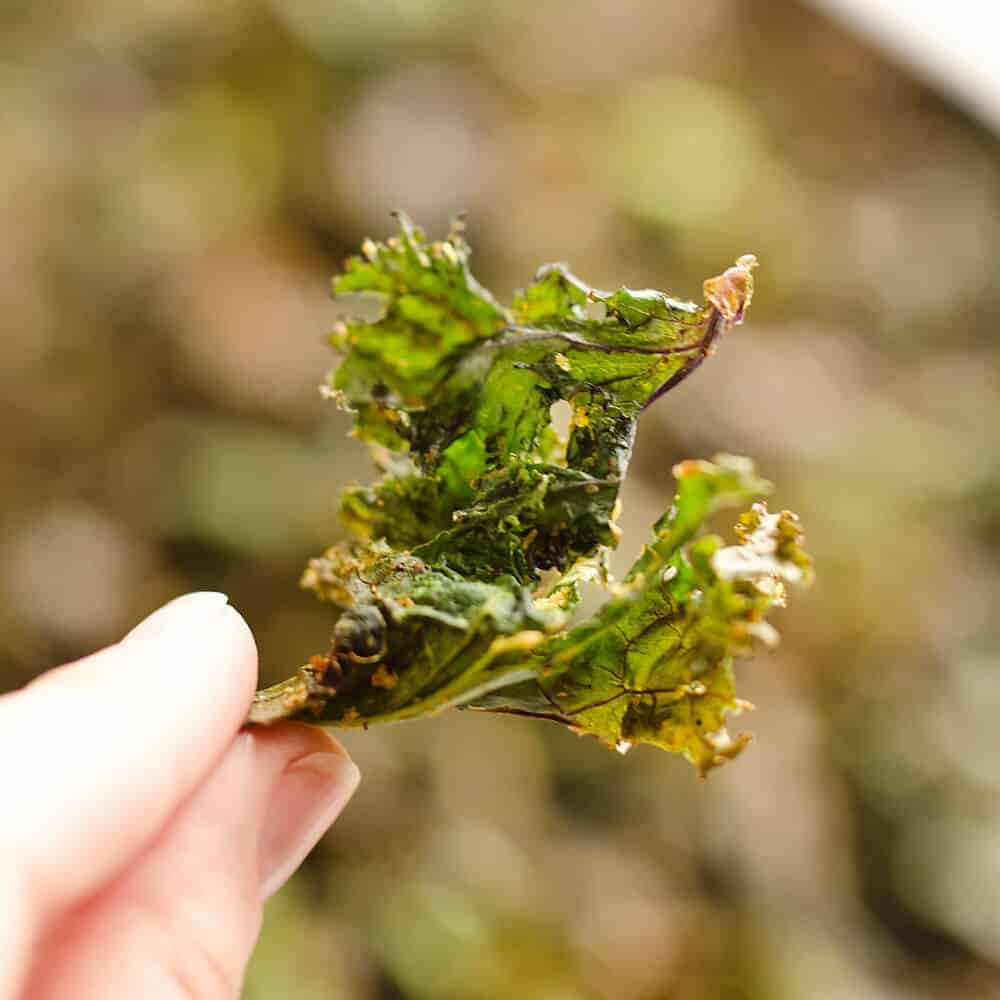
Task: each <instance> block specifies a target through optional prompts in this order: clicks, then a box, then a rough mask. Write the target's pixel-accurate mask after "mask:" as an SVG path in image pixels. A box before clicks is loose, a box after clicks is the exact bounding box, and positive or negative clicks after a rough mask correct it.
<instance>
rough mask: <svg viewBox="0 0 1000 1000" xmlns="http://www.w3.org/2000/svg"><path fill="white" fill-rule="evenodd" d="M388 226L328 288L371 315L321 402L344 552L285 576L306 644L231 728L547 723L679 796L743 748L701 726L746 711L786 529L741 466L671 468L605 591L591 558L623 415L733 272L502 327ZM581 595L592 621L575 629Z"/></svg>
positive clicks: (340, 336)
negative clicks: (322, 611)
mask: <svg viewBox="0 0 1000 1000" xmlns="http://www.w3.org/2000/svg"><path fill="white" fill-rule="evenodd" d="M399 221H400V233H399V235H398V236H394V237H391V238H390V239H389V240H387V241H386V242H385V243H375V242H373V241H370V240H366V241H365V243H364V245H363V247H362V253H361V255H359V256H357V257H352V258H351V259H350V260H349V261H348V262H347V265H346V269H345V273H344V274H342V275H341V276H339V277H338V278H337V279H336V280H335V282H334V292H335V294H336V295H337V296H351V297H353V298H354V299H355V300H357V299H358V298H359V297H360V298H361V299H362V300H364V299H368V298H370V299H372V301H373V304H374V305H376V306H377V309H378V315H377V316H375V317H374V318H373V317H372V310H367V313H366V315H358V316H352V317H350V318H348V319H346V320H345V321H344V322H341V323H339V324H338V325H337V327H336V329H335V330H334V333H333V334H332V335H331V338H330V339H331V344H332V346H333V347H334V348H335V349H336V350H337V351H338V352H339V353H340V354H341V362H340V364H339V366H338V367H337V368H336V369H335V371H334V372H333V373H332V375H331V376H330V381H329V383H328V385H327V386H326V387H325V389H326V392H327V394H328V395H329V396H331V397H332V398H334V399H335V400H336V401H337V402H338V403H339V404H340V405H341V406H342V407H344V408H346V409H348V410H350V411H351V412H352V413H353V414H354V415H355V435H356V436H357V437H358V438H360V439H362V440H364V441H367V442H369V443H370V444H371V446H372V448H373V452H374V454H375V457H376V461H377V462H378V464H379V465H380V466H381V471H382V476H381V478H380V479H379V480H378V482H376V483H374V484H373V485H371V486H366V487H355V488H352V489H350V490H348V491H346V493H345V496H344V498H343V514H344V517H345V520H346V522H347V524H348V526H349V527H350V528H351V530H352V533H353V534H354V536H355V537H354V539H353V540H352V541H351V542H349V543H341V544H339V545H337V546H334V547H333V548H332V549H330V550H329V551H328V552H326V553H325V554H324V555H323V556H321V557H319V558H316V559H313V560H312V561H311V562H310V564H309V567H308V568H307V570H306V572H305V575H304V577H303V581H302V582H303V586H304V587H306V588H307V589H309V590H312V591H313V592H314V594H315V595H316V596H317V597H318V598H319V599H320V600H323V601H326V602H328V603H330V604H331V605H333V606H334V608H335V609H336V611H337V618H336V623H335V625H334V628H333V637H332V640H331V643H330V645H329V647H328V648H327V649H326V650H324V651H323V652H322V653H320V654H317V655H316V656H314V657H312V659H311V660H310V662H309V663H308V664H306V665H305V666H303V667H301V668H300V669H299V671H298V672H297V674H296V675H295V676H293V677H292V678H290V679H289V680H287V681H285V682H283V683H281V684H278V685H276V686H274V687H273V688H268V689H266V690H264V691H261V692H259V693H258V695H257V696H256V699H255V701H254V704H253V706H252V708H251V711H250V721H251V722H257V723H267V722H271V721H274V720H276V719H280V718H297V719H304V720H308V721H317V722H321V723H324V724H328V725H335V726H357V725H364V726H367V725H369V724H370V723H374V722H382V721H389V720H394V719H405V718H413V717H416V716H421V715H426V714H428V713H431V712H435V711H438V710H440V709H443V708H447V707H464V708H470V709H479V710H485V711H492V712H504V713H512V714H518V715H527V716H535V717H538V718H544V719H549V720H552V721H555V722H559V723H562V724H563V725H566V726H568V727H570V728H572V729H574V730H576V731H578V732H582V733H590V734H593V735H595V736H597V737H599V738H600V739H602V740H603V741H605V742H606V743H608V744H609V745H610V746H613V747H615V748H617V749H618V750H620V751H623V752H624V751H625V750H627V749H628V748H629V747H630V746H632V745H633V744H636V743H652V744H655V745H657V746H660V747H662V748H664V749H667V750H673V751H678V752H681V753H683V754H684V755H685V756H687V757H688V759H689V760H691V761H692V763H694V764H695V766H696V767H697V768H698V770H699V773H701V774H704V773H706V772H707V771H708V770H709V769H711V768H712V767H714V766H716V765H718V764H720V763H722V762H724V761H725V760H728V759H730V758H731V757H733V756H735V755H736V754H737V753H738V752H739V751H740V749H742V747H743V746H744V745H745V743H746V741H747V737H745V736H739V737H736V738H732V737H730V736H729V734H728V733H727V731H726V728H725V721H726V716H727V715H731V714H735V713H737V712H739V711H740V710H741V709H742V708H743V707H745V706H746V703H745V702H742V701H740V700H739V699H738V698H737V697H736V695H735V690H734V685H733V664H734V660H735V658H736V657H739V656H746V655H748V654H749V653H750V651H751V648H752V645H753V642H754V640H755V639H756V640H759V641H761V642H763V643H764V644H766V645H770V644H773V643H774V642H775V641H776V638H777V633H776V632H775V630H774V628H773V627H772V626H771V625H770V624H769V623H768V622H767V620H766V619H767V614H768V612H769V611H770V609H771V608H772V607H776V606H781V605H783V604H784V599H785V584H786V583H801V582H807V581H808V580H809V579H810V576H811V568H810V564H809V560H808V557H807V556H806V555H805V554H804V552H803V550H802V548H801V541H802V535H801V532H800V530H799V527H798V522H797V519H796V518H795V516H794V515H793V514H791V513H789V512H787V511H785V512H781V513H778V514H772V513H769V512H768V510H767V508H766V507H765V506H764V504H763V503H762V502H760V501H761V498H762V497H763V496H764V495H765V494H766V493H767V492H768V490H769V484H768V483H766V482H765V481H763V480H761V479H759V478H758V477H757V476H756V475H755V473H754V470H753V466H752V464H751V463H750V462H749V460H747V459H741V458H735V457H733V456H718V457H717V458H716V459H715V460H714V462H685V463H682V464H681V465H679V466H677V467H676V468H675V470H674V475H675V477H676V479H677V483H678V492H677V496H676V498H675V501H674V504H673V506H672V507H671V508H670V510H669V511H668V512H667V513H666V514H664V516H663V517H662V518H661V519H660V520H659V521H658V522H657V524H656V525H655V526H654V537H653V539H652V541H651V542H650V543H649V544H648V545H647V546H646V547H645V549H644V550H643V552H642V554H641V556H640V557H639V559H638V560H637V561H636V563H635V565H634V566H633V568H632V569H631V571H630V572H629V573H628V575H627V576H626V578H625V579H624V581H622V582H621V583H620V584H614V583H612V582H611V581H610V579H609V575H608V573H607V570H606V565H605V557H606V554H607V551H608V549H609V548H610V547H613V546H614V545H615V544H616V543H617V541H618V537H619V534H620V533H619V529H618V527H617V525H616V523H615V519H616V515H617V513H618V508H619V501H618V494H619V491H620V488H621V485H622V482H623V480H624V477H625V474H626V471H627V468H628V463H629V459H630V457H631V452H632V445H633V442H634V439H635V431H636V424H637V422H638V419H639V417H640V415H641V413H642V412H643V410H645V409H646V408H647V407H648V406H650V405H651V404H652V403H653V402H655V401H656V400H657V399H659V397H660V396H662V395H664V394H665V393H666V392H668V391H669V390H670V389H672V388H674V387H675V386H676V385H678V384H679V383H680V382H681V381H683V380H684V379H685V378H686V377H687V376H688V375H690V374H691V373H692V372H693V371H695V369H696V368H697V367H698V366H699V365H700V364H701V363H702V362H703V361H704V360H705V358H706V357H708V356H709V355H710V353H711V352H712V351H713V349H714V347H715V345H716V343H717V342H718V339H719V337H720V336H721V335H722V334H723V333H724V332H725V331H726V330H727V329H729V328H731V327H732V326H734V325H736V324H738V323H740V322H742V320H743V316H744V313H745V311H746V308H747V306H748V305H749V303H750V299H751V296H752V293H753V279H752V269H753V267H754V266H755V264H756V260H755V259H754V258H753V257H752V256H744V257H741V258H739V260H738V261H737V262H736V264H735V265H734V266H733V267H731V268H729V269H728V270H726V271H725V272H723V274H721V275H719V276H718V277H715V278H711V279H709V280H708V281H706V282H705V287H704V295H705V301H704V302H703V303H702V304H701V305H697V304H695V303H691V302H684V301H680V300H677V299H673V298H671V297H669V296H667V295H664V294H663V293H661V292H657V291H651V290H646V289H643V290H633V289H628V288H620V289H618V290H617V291H615V292H602V291H599V290H597V289H595V288H591V287H590V286H588V285H587V284H585V283H584V282H583V281H581V280H580V279H579V278H577V277H576V276H575V275H573V274H572V273H570V271H569V270H568V269H567V268H566V267H565V266H563V265H559V264H556V265H548V266H546V267H543V268H542V269H541V270H540V271H539V272H538V274H537V275H536V278H535V281H534V283H533V284H532V285H530V286H529V287H528V288H527V289H525V290H524V291H522V292H520V293H518V294H517V295H516V296H515V298H514V301H513V305H512V306H511V308H509V309H507V308H504V307H503V306H502V305H500V303H499V302H497V300H496V299H495V298H494V297H493V296H492V295H491V294H490V293H489V292H488V291H486V289H484V288H483V287H482V286H481V285H480V284H479V283H478V282H477V281H476V280H475V278H474V277H473V276H472V274H471V272H470V270H469V247H468V245H467V244H466V242H465V240H464V238H463V236H462V234H461V232H460V231H459V230H458V228H457V227H456V229H455V230H454V231H453V232H452V233H450V234H449V235H448V237H447V238H446V239H444V240H439V241H434V242H428V241H427V240H426V239H425V237H424V235H423V233H422V232H421V231H420V230H419V229H417V228H416V227H415V226H414V225H413V224H412V223H411V222H410V220H409V219H408V218H406V217H405V216H400V217H399ZM560 403H562V404H563V405H566V404H568V407H569V411H570V414H571V416H570V418H569V430H568V433H567V434H565V435H560V434H559V433H558V432H557V430H556V429H555V428H554V426H553V420H554V407H555V406H556V404H560ZM747 506H749V509H747V510H746V511H745V513H743V514H742V515H740V517H739V519H738V521H737V523H736V528H735V536H736V538H735V542H734V543H733V544H728V545H727V544H726V543H725V541H724V540H723V539H722V538H720V537H719V536H717V535H712V534H706V533H705V531H706V521H707V519H708V518H710V517H711V515H713V514H714V513H716V512H717V511H721V510H726V509H731V508H740V507H747ZM588 582H596V583H598V584H601V585H603V586H604V587H606V588H607V589H609V590H610V599H609V600H608V601H607V603H606V604H605V605H604V606H603V607H602V608H601V610H600V611H599V612H598V613H597V614H596V615H594V616H593V617H592V618H590V619H588V620H585V621H580V622H574V621H573V620H572V612H573V609H574V607H575V605H576V604H577V603H578V601H579V600H580V596H581V587H582V586H583V585H585V584H586V583H588Z"/></svg>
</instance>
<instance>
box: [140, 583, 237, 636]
mask: <svg viewBox="0 0 1000 1000" xmlns="http://www.w3.org/2000/svg"><path fill="white" fill-rule="evenodd" d="M228 602H229V598H228V597H227V596H226V595H225V594H221V593H218V592H217V591H214V590H200V591H197V592H196V593H194V594H185V595H184V596H183V597H177V598H175V599H174V600H172V601H169V602H168V603H167V604H164V605H163V607H162V608H157V610H156V611H154V612H153V613H152V614H151V615H149V617H148V618H144V619H143V620H142V621H141V622H139V624H138V625H136V627H135V628H134V629H132V631H131V632H129V634H128V635H127V636H125V641H126V642H127V641H129V640H131V639H157V638H160V637H161V636H164V635H166V633H167V632H169V631H170V630H171V629H174V628H177V627H179V626H180V625H181V623H182V622H183V621H185V620H190V619H192V618H196V617H200V616H201V615H209V614H211V613H212V612H213V611H218V610H221V609H222V608H224V607H225V606H226V604H228Z"/></svg>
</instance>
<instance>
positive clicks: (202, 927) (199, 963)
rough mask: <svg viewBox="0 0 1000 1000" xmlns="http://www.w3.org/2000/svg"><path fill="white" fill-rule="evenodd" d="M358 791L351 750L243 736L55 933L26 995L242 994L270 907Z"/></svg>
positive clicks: (284, 728)
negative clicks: (265, 906) (265, 903)
mask: <svg viewBox="0 0 1000 1000" xmlns="http://www.w3.org/2000/svg"><path fill="white" fill-rule="evenodd" d="M357 782H358V771H357V768H356V767H355V766H354V764H353V763H352V762H351V761H350V759H349V758H348V757H347V755H346V753H345V752H344V751H343V749H342V748H341V747H340V746H339V744H337V743H336V742H335V741H334V740H333V739H332V738H331V737H329V736H327V735H326V734H325V733H324V732H323V731H322V730H319V729H316V728H315V727H309V726H302V725H298V724H295V723H286V724H282V725H279V726H275V727H274V728H273V729H267V730H263V729H250V730H246V731H244V732H242V733H240V734H239V735H238V736H237V737H236V739H235V740H234V741H233V743H232V745H231V746H230V748H229V750H228V751H227V752H226V754H225V756H224V757H223V759H222V762H221V763H220V765H219V767H218V768H217V770H216V771H215V772H213V774H212V775H211V776H210V777H209V778H208V779H207V780H206V782H205V783H204V785H203V786H202V787H201V788H199V789H198V791H197V792H196V793H195V794H194V795H193V797H192V798H191V800H190V801H189V802H188V803H187V804H186V805H185V806H184V807H183V808H182V809H181V811H180V812H179V813H178V814H177V816H176V817H175V818H174V819H173V820H172V821H171V822H170V823H169V824H168V825H167V826H166V827H165V828H164V830H163V831H162V832H161V834H160V835H159V836H158V837H157V838H156V839H155V840H154V842H153V843H152V845H151V846H150V847H149V849H148V850H146V851H145V852H143V853H142V854H141V855H140V856H139V857H138V858H137V859H136V860H135V861H134V862H133V864H132V865H131V866H130V867H129V868H128V870H127V871H125V872H124V873H123V874H122V876H121V877H120V878H119V879H118V880H117V881H116V882H115V883H113V884H112V885H111V886H109V887H108V888H106V889H105V890H103V891H102V892H100V893H99V894H98V895H97V896H95V897H94V898H93V899H92V900H91V901H90V902H88V903H87V904H85V905H84V906H83V907H81V908H79V909H77V910H75V911H73V912H71V913H70V914H69V915H68V916H67V917H66V919H64V920H63V921H62V922H61V923H59V924H58V925H56V926H54V927H53V928H51V929H50V932H49V934H48V935H47V936H46V937H45V938H43V940H42V942H41V945H40V947H39V948H38V949H36V953H37V955H38V956H39V957H38V959H37V961H36V964H35V967H34V969H33V971H32V974H31V977H30V987H29V990H28V995H29V996H30V997H31V998H32V1000H48V998H56V997H63V996H72V997H74V1000H91V998H94V1000H96V998H101V1000H106V998H107V997H119V996H120V997H133V996H142V997H147V998H150V1000H159V998H161V997H162V998H168V997H169V998H174V997H198V998H203V1000H216V998H218V1000H222V998H234V997H236V996H238V995H239V989H240V983H241V981H242V978H243V971H244V968H245V965H246V961H247V958H248V957H249V954H250V951H251V949H252V947H253V943H254V941H255V940H256V937H257V933H258V931H259V926H260V908H261V902H262V900H263V899H264V898H265V897H266V896H267V895H269V894H270V893H271V892H273V891H274V890H275V889H276V888H277V887H278V886H279V885H280V884H281V883H282V882H283V881H284V880H285V879H286V878H287V877H288V875H289V874H291V872H292V871H293V870H294V868H295V867H297V866H298V864H299V862H300V861H301V860H302V858H303V857H304V856H305V854H306V853H307V852H308V851H309V850H310V849H311V848H312V847H313V846H314V845H315V843H316V841H317V840H318V839H319V837H320V836H321V835H322V833H323V832H324V831H325V830H326V828H327V827H328V826H329V824H330V823H332V822H333V820H334V819H335V818H336V816H337V815H338V814H339V813H340V811H341V809H343V807H344V805H345V804H346V802H347V800H348V799H349V798H350V796H351V794H352V793H353V791H354V789H355V787H356V786H357ZM109 955H113V956H115V960H114V966H113V972H112V971H109V965H108V956H109Z"/></svg>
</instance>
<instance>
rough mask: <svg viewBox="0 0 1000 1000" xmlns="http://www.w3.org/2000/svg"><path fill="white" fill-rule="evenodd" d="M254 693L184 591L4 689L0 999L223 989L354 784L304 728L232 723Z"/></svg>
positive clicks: (153, 997)
mask: <svg viewBox="0 0 1000 1000" xmlns="http://www.w3.org/2000/svg"><path fill="white" fill-rule="evenodd" d="M256 681H257V653H256V647H255V645H254V641H253V638H252V636H251V634H250V630H249V628H248V627H247V625H246V623H245V622H244V621H243V619H242V618H241V617H240V616H239V614H238V613H237V612H236V611H235V610H234V609H233V608H231V607H230V606H229V605H228V604H227V603H226V598H225V596H224V595H222V594H214V593H199V594H189V595H187V596H186V597H182V598H179V599H177V600H176V601H173V602H171V603H170V604H168V605H165V606H164V607H163V608H161V609H160V610H159V611H157V612H155V613H154V614H153V615H151V616H150V617H149V618H147V619H146V620H145V621H144V622H142V623H141V624H140V625H139V626H137V627H136V628H135V629H134V630H133V631H132V632H131V633H129V635H128V636H126V637H125V639H123V640H122V641H121V642H120V643H117V644H116V645H114V646H110V647H108V648H107V649H104V650H101V651H100V652H98V653H95V654H93V655H92V656H89V657H86V658H85V659H83V660H79V661H77V662H75V663H71V664H68V665H66V666H64V667H59V668H57V669H55V670H53V671H50V672H48V673H46V674H44V675H43V676H42V677H41V678H39V679H38V680H37V681H35V682H34V683H32V684H29V685H28V686H27V687H26V688H24V689H22V690H20V691H16V692H14V693H12V694H9V695H6V696H3V697H0V789H2V792H0V794H2V803H3V805H2V809H0V817H2V821H0V996H2V997H11V998H19V1000H49V998H64V997H73V998H74V1000H96V998H98V997H100V998H105V1000H106V998H109V997H111V998H117V997H123V998H124V997H129V998H132V997H140V996H141V997H143V998H149V1000H160V998H163V1000H168V998H169V1000H181V998H183V1000H188V998H198V1000H221V998H227V1000H228V998H235V997H238V996H239V993H240V989H241V985H242V980H243V973H244V968H245V966H246V962H247V959H248V957H249V955H250V952H251V950H252V949H253V946H254V942H255V941H256V938H257V934H258V932H259V929H260V923H261V910H262V906H263V903H264V901H265V900H266V899H267V898H268V897H269V896H270V895H272V894H273V893H274V892H275V891H277V889H278V888H280V887H281V885H282V884H284V882H285V881H286V880H287V878H288V877H289V876H290V875H291V874H292V872H293V871H294V870H295V868H296V867H297V866H298V865H299V863H300V862H301V861H302V859H303V858H304V857H305V856H306V854H307V853H308V852H309V851H310V850H311V849H312V847H313V846H314V845H315V843H316V842H317V840H318V839H319V838H320V837H321V836H322V834H323V833H324V832H325V831H326V829H327V827H328V826H329V825H330V824H331V823H332V822H333V820H334V819H335V818H336V817H337V815H338V814H339V813H340V811H341V810H342V809H343V807H344V805H345V804H346V803H347V801H348V799H349V798H350V797H351V795H352V793H353V792H354V789H355V788H356V787H357V783H358V771H357V768H356V767H355V766H354V764H353V763H352V762H351V761H350V759H349V758H348V756H347V754H346V752H345V751H344V750H343V748H342V747H341V746H340V745H339V744H338V743H337V742H336V741H335V740H334V739H333V738H332V737H331V736H329V735H327V734H326V733H325V732H324V731H322V730H320V729H318V728H316V727H312V726H304V725H300V724H295V723H281V724H278V725H275V726H273V727H268V728H260V727H251V728H243V722H244V719H245V716H246V711H247V706H248V705H249V703H250V700H251V698H252V697H253V692H254V687H255V685H256Z"/></svg>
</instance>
